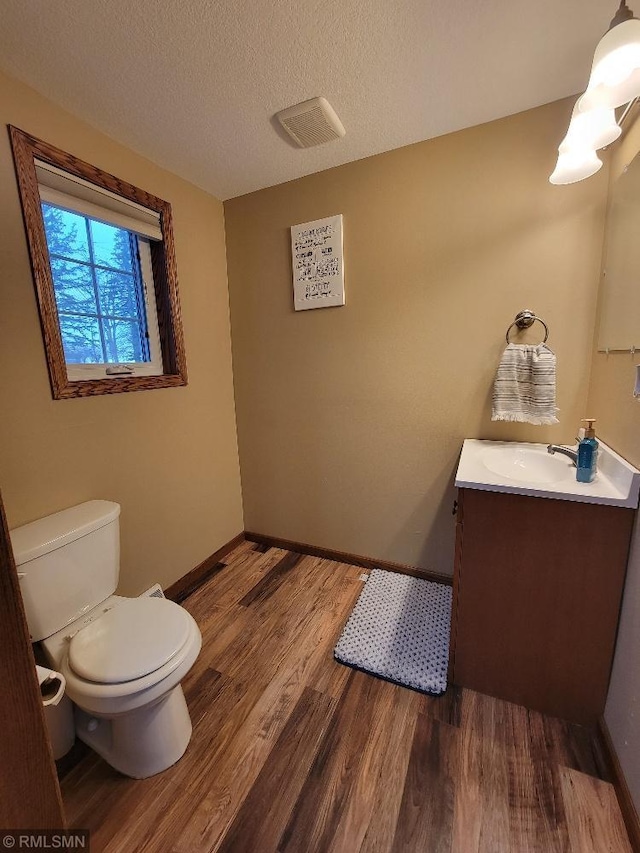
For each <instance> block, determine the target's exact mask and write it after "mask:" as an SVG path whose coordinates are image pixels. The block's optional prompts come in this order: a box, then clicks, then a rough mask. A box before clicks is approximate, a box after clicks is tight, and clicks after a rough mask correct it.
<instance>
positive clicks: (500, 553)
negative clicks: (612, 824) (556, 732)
mask: <svg viewBox="0 0 640 853" xmlns="http://www.w3.org/2000/svg"><path fill="white" fill-rule="evenodd" d="M634 515H635V511H634V510H632V509H625V508H620V507H612V506H603V505H600V504H586V503H575V502H572V501H564V500H552V499H547V498H534V497H525V496H522V495H512V494H501V493H498V492H488V491H480V490H476V489H460V490H459V497H458V514H457V525H456V556H455V570H454V583H453V612H452V622H451V645H450V648H451V656H450V667H449V674H450V680H452V681H453V683H454V684H457V685H460V686H462V687H470V688H472V689H473V690H478V691H480V692H482V693H487V694H489V695H490V696H496V697H498V698H501V699H507V700H509V701H511V702H516V703H518V704H520V705H525V706H526V707H528V708H533V709H536V710H538V711H543V712H545V713H547V714H552V715H554V716H558V717H562V718H564V719H567V720H572V721H574V722H579V723H590V722H593V721H594V720H596V719H597V718H598V717H599V716H600V715H601V714H602V713H603V711H604V705H605V701H606V697H607V689H608V686H609V676H610V672H611V664H612V660H613V651H614V645H615V639H616V631H617V626H618V618H619V613H620V603H621V598H622V590H623V586H624V578H625V572H626V565H627V556H628V551H629V543H630V539H631V529H632V525H633V519H634Z"/></svg>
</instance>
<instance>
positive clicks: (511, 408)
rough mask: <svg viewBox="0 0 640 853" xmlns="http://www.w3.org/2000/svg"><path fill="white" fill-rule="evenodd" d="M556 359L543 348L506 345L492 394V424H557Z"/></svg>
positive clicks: (549, 351) (538, 346) (541, 345)
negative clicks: (500, 422)
mask: <svg viewBox="0 0 640 853" xmlns="http://www.w3.org/2000/svg"><path fill="white" fill-rule="evenodd" d="M557 411H558V409H557V408H556V356H555V353H553V352H552V351H551V350H550V349H549V347H548V346H546V344H538V345H537V346H531V345H529V344H507V348H506V349H505V351H504V352H503V354H502V358H501V359H500V364H499V365H498V373H497V375H496V383H495V386H494V390H493V413H492V415H491V420H492V421H517V422H518V423H529V424H557V423H558V418H557V417H556V412H557Z"/></svg>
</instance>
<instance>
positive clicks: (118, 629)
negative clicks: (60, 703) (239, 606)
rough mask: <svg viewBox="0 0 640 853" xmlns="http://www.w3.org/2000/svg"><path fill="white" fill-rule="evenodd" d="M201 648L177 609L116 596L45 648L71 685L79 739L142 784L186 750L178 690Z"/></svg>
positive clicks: (187, 728)
mask: <svg viewBox="0 0 640 853" xmlns="http://www.w3.org/2000/svg"><path fill="white" fill-rule="evenodd" d="M96 611H97V612H96ZM201 644H202V638H201V634H200V630H199V628H198V626H197V624H196V622H195V620H194V619H193V617H192V616H191V615H190V614H189V613H187V611H186V610H184V608H182V607H180V606H179V605H177V604H174V603H173V602H171V601H167V600H166V599H164V598H147V597H141V598H132V599H131V598H121V597H119V596H111V598H110V599H109V600H108V601H107V602H104V603H103V604H102V605H101V606H100V607H98V608H95V610H94V611H91V612H90V613H88V614H86V615H85V616H84V617H83V618H82V619H80V620H78V621H77V622H73V623H71V624H70V625H67V626H66V627H65V628H64V630H63V631H61V632H59V633H58V634H55V635H53V636H52V637H49V638H47V639H45V640H43V642H42V647H43V649H44V652H45V655H46V656H47V659H48V661H49V662H50V663H51V665H52V666H55V667H56V668H57V669H58V670H59V671H60V672H62V673H63V675H64V677H65V679H66V682H67V695H68V696H69V698H70V699H71V701H72V702H73V703H74V704H75V705H76V713H75V720H76V733H77V735H78V737H79V738H80V739H81V740H83V741H84V742H85V743H86V744H87V745H88V746H90V747H91V748H92V749H94V750H95V751H96V752H97V753H98V754H99V755H101V756H102V757H103V758H104V759H105V761H107V762H108V763H109V764H111V766H112V767H114V768H115V769H116V770H119V771H120V772H121V773H124V774H125V775H127V776H132V777H133V778H136V779H144V778H146V777H147V776H152V775H154V774H156V773H159V772H161V771H162V770H165V769H166V768H167V767H170V766H171V765H172V764H175V762H176V761H178V759H179V758H181V757H182V755H183V753H184V751H185V750H186V748H187V745H188V743H189V740H190V738H191V720H190V718H189V712H188V710H187V706H186V702H185V700H184V694H183V692H182V687H181V686H180V682H181V681H182V679H183V678H184V676H185V675H186V673H187V672H188V671H189V670H190V669H191V667H192V665H193V663H194V661H195V660H196V658H197V657H198V654H199V652H200V647H201Z"/></svg>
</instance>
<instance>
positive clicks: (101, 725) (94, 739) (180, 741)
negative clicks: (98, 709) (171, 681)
mask: <svg viewBox="0 0 640 853" xmlns="http://www.w3.org/2000/svg"><path fill="white" fill-rule="evenodd" d="M75 724H76V734H77V735H78V737H79V738H80V740H82V741H84V743H86V744H87V746H90V747H91V749H93V750H94V751H95V752H97V753H98V755H100V756H101V757H102V758H104V760H105V761H106V762H107V763H108V764H110V765H111V766H112V767H113V768H115V769H116V770H118V771H120V773H123V774H124V775H125V776H131V777H132V778H133V779H146V778H147V777H148V776H155V774H156V773H161V772H162V771H163V770H166V769H167V767H171V765H172V764H175V763H176V761H178V759H180V758H182V756H183V755H184V752H185V750H186V748H187V746H188V744H189V741H190V740H191V731H192V727H191V718H190V717H189V710H188V708H187V703H186V702H185V698H184V693H183V692H182V687H181V686H180V685H178V686H177V687H174V688H173V690H171V692H170V693H168V694H167V695H166V696H165V697H164V698H162V699H161V700H160V701H159V702H154V703H153V704H152V705H148V706H145V707H143V708H139V709H138V710H136V711H130V712H129V713H127V714H123V715H121V716H118V717H111V718H108V719H107V718H105V717H97V716H95V715H93V714H88V713H87V712H86V711H83V710H82V709H81V708H78V707H77V706H76V709H75Z"/></svg>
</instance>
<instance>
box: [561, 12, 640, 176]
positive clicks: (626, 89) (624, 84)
mask: <svg viewBox="0 0 640 853" xmlns="http://www.w3.org/2000/svg"><path fill="white" fill-rule="evenodd" d="M638 96H640V20H638V19H637V18H634V16H633V12H632V11H631V9H629V7H628V6H627V4H626V2H625V0H621V2H620V7H619V8H618V11H617V12H616V14H615V15H614V17H613V19H612V21H611V24H610V26H609V30H608V31H607V32H606V33H605V35H604V36H603V37H602V38H601V39H600V42H599V43H598V46H597V47H596V52H595V54H594V57H593V65H592V68H591V76H590V78H589V85H588V86H587V90H586V92H585V93H584V94H583V95H581V96H580V97H579V98H578V100H577V101H576V104H575V106H574V108H573V112H572V114H571V122H570V123H569V128H568V130H567V134H566V136H565V138H564V139H563V141H562V143H561V144H560V147H559V148H558V162H557V163H556V168H555V169H554V171H553V174H552V175H551V177H550V178H549V181H550V182H551V183H552V184H573V183H575V182H576V181H581V180H583V179H584V178H588V177H590V176H591V175H594V174H595V173H596V172H597V171H598V170H599V169H600V168H601V167H602V161H601V160H600V158H599V157H598V156H597V154H596V151H597V150H598V149H600V148H604V147H605V145H610V144H611V143H612V142H615V140H616V139H617V138H618V137H619V136H620V133H621V128H620V127H619V125H618V123H617V122H616V119H615V113H614V109H615V108H616V107H620V106H622V105H623V104H626V103H628V102H629V101H632V100H633V99H634V98H637V97H638Z"/></svg>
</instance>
